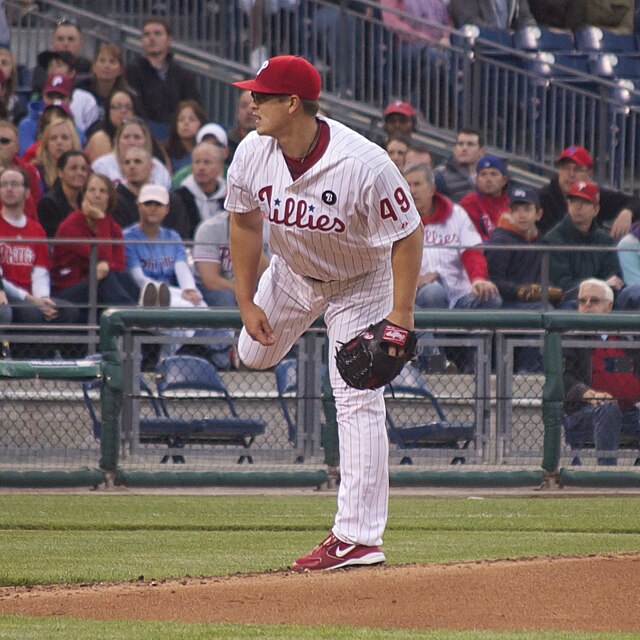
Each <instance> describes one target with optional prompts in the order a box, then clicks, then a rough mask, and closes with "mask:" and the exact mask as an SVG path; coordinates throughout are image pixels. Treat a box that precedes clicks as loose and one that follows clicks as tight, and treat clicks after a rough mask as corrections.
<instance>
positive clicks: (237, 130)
mask: <svg viewBox="0 0 640 640" xmlns="http://www.w3.org/2000/svg"><path fill="white" fill-rule="evenodd" d="M252 102H253V99H252V98H251V91H243V92H242V93H241V94H240V95H239V96H238V103H237V105H236V126H235V127H234V128H233V129H232V130H231V131H229V136H228V139H229V141H228V147H229V158H228V161H227V162H228V164H231V161H232V160H233V154H234V153H235V152H236V148H237V147H238V145H239V144H240V142H241V141H242V140H243V139H244V137H245V136H246V135H247V134H248V133H249V132H251V131H253V130H254V129H255V128H256V117H255V115H254V113H253V109H252V108H251V103H252ZM225 146H227V145H225Z"/></svg>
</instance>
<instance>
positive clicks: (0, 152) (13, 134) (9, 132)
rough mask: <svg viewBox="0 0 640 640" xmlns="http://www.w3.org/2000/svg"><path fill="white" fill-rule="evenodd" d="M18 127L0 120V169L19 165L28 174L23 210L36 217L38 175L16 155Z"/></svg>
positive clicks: (38, 188) (38, 198)
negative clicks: (26, 195) (26, 194)
mask: <svg viewBox="0 0 640 640" xmlns="http://www.w3.org/2000/svg"><path fill="white" fill-rule="evenodd" d="M19 146H20V145H19V142H18V129H17V128H16V125H15V124H13V122H9V120H0V169H7V168H9V167H20V168H21V169H24V170H25V171H26V172H27V174H28V176H29V185H28V186H29V189H28V198H27V200H26V202H25V205H24V212H25V213H26V214H27V216H28V217H29V218H33V219H34V220H37V219H38V211H37V204H38V202H40V195H41V194H40V175H39V174H38V170H37V169H36V168H35V167H34V166H33V165H32V164H27V163H26V162H23V161H22V160H21V159H20V158H19V157H18V155H17V154H18V149H19Z"/></svg>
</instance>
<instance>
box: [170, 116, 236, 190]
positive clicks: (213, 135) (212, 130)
mask: <svg viewBox="0 0 640 640" xmlns="http://www.w3.org/2000/svg"><path fill="white" fill-rule="evenodd" d="M202 142H208V143H209V144H212V145H214V146H215V147H220V149H222V151H223V153H224V157H225V160H227V159H228V157H229V148H228V146H227V145H228V139H227V133H226V131H225V130H224V129H223V128H222V126H221V125H219V124H218V123H217V122H208V123H207V124H205V125H204V126H203V127H200V129H198V133H197V134H196V145H199V144H200V143H202ZM226 168H227V163H226V162H225V166H224V169H225V172H226ZM190 175H191V163H189V164H188V165H186V166H184V167H182V169H179V170H178V171H176V173H175V175H174V176H173V180H172V181H171V187H172V188H173V189H177V188H178V187H180V186H181V185H182V183H183V182H184V181H185V179H186V178H188V177H189V176H190Z"/></svg>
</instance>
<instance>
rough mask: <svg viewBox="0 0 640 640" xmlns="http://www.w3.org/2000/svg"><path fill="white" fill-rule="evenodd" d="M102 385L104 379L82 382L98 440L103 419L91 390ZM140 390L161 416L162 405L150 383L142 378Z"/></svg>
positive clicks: (83, 394)
mask: <svg viewBox="0 0 640 640" xmlns="http://www.w3.org/2000/svg"><path fill="white" fill-rule="evenodd" d="M101 386H102V379H101V378H96V379H95V380H89V381H87V382H83V383H82V397H83V398H84V405H85V407H86V408H87V411H88V412H89V417H90V419H91V425H92V427H93V436H94V438H95V439H96V440H100V434H101V433H102V419H101V418H100V417H98V412H97V411H96V408H95V405H94V403H93V398H92V397H91V393H90V392H91V391H93V390H94V389H99V388H100V387H101ZM140 391H142V392H143V393H144V394H145V395H146V396H148V398H149V400H150V402H151V407H152V409H153V412H154V414H155V415H156V416H160V415H161V413H160V407H159V405H158V402H157V400H156V399H155V398H154V396H153V392H152V391H151V388H150V387H149V385H148V384H147V383H146V382H145V381H144V380H143V379H142V378H140Z"/></svg>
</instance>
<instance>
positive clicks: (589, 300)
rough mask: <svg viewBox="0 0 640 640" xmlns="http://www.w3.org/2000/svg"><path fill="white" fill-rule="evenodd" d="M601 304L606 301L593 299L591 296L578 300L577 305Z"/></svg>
mask: <svg viewBox="0 0 640 640" xmlns="http://www.w3.org/2000/svg"><path fill="white" fill-rule="evenodd" d="M601 302H606V300H605V299H604V298H594V297H592V296H585V297H584V298H578V304H600V303H601Z"/></svg>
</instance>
